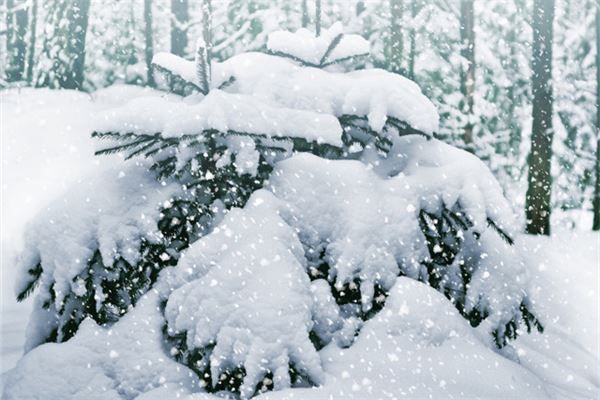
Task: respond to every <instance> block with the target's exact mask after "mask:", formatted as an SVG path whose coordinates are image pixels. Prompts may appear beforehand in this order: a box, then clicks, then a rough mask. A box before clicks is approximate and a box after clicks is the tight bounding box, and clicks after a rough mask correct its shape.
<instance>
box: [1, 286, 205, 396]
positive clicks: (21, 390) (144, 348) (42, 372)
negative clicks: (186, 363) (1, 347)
mask: <svg viewBox="0 0 600 400" xmlns="http://www.w3.org/2000/svg"><path fill="white" fill-rule="evenodd" d="M162 323H163V318H162V314H161V313H160V308H159V302H158V295H157V293H156V292H154V291H151V292H149V293H148V294H147V295H146V296H144V297H143V298H142V300H141V301H140V302H139V303H138V305H137V306H136V310H135V312H132V313H129V314H127V315H126V316H124V317H123V318H122V319H121V320H120V322H119V323H118V324H116V325H115V326H114V327H112V328H111V329H105V328H102V327H99V326H98V325H96V324H95V323H94V322H93V321H91V320H86V321H84V322H83V323H82V324H81V326H80V328H79V331H78V333H77V335H76V336H75V337H74V338H73V339H72V340H69V341H68V342H65V343H61V344H55V343H48V344H44V345H41V346H39V347H38V348H36V349H35V350H34V351H31V352H29V353H28V354H27V355H26V356H25V357H24V358H23V359H22V360H21V361H20V362H19V363H18V365H17V368H15V369H14V370H12V371H11V372H10V373H9V375H8V379H7V384H6V386H5V392H4V395H3V399H5V400H37V399H40V398H45V399H65V400H66V399H78V400H88V399H102V400H105V399H106V400H108V399H110V400H113V399H114V400H117V399H118V400H121V399H133V398H135V397H136V396H138V395H140V394H142V393H145V392H147V391H150V390H152V389H154V388H157V387H167V388H169V390H170V393H171V396H176V395H177V394H178V393H179V394H181V393H189V392H191V391H192V389H193V388H197V387H198V380H197V378H196V376H195V375H194V374H191V372H190V371H189V370H188V369H187V368H185V367H183V366H182V365H180V364H178V363H177V362H175V361H173V360H172V359H171V358H170V357H169V356H168V355H167V354H166V353H165V351H164V348H163V345H162V339H161V338H162ZM40 396H41V397H40Z"/></svg>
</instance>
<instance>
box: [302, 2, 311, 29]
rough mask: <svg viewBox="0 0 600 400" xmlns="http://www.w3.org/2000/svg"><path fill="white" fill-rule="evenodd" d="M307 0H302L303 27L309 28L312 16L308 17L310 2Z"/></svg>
mask: <svg viewBox="0 0 600 400" xmlns="http://www.w3.org/2000/svg"><path fill="white" fill-rule="evenodd" d="M306 2H307V0H302V27H303V28H307V27H308V24H309V22H310V18H309V17H308V4H307V3H306Z"/></svg>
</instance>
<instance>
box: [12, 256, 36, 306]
mask: <svg viewBox="0 0 600 400" xmlns="http://www.w3.org/2000/svg"><path fill="white" fill-rule="evenodd" d="M27 273H28V274H29V275H30V276H31V278H32V279H31V280H30V281H29V282H28V283H27V286H25V288H24V289H23V290H22V291H21V292H19V293H18V294H17V301H18V302H21V301H23V300H25V299H26V298H27V297H29V296H30V295H31V293H33V291H34V289H35V287H36V285H37V283H38V281H39V279H40V276H41V275H42V264H41V263H38V264H37V265H36V266H35V267H34V268H31V269H29V270H28V271H27Z"/></svg>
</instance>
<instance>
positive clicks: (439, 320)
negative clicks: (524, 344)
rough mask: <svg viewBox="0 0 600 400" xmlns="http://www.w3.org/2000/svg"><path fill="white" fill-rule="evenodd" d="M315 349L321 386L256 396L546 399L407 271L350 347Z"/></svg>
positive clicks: (279, 399) (264, 399)
mask: <svg viewBox="0 0 600 400" xmlns="http://www.w3.org/2000/svg"><path fill="white" fill-rule="evenodd" d="M320 354H321V358H322V359H323V360H324V368H325V371H326V373H327V380H326V382H325V384H324V385H323V386H321V387H319V388H310V389H302V388H298V389H292V390H285V391H280V392H270V393H265V394H263V395H261V396H258V397H257V399H260V400H284V399H285V400H292V399H304V400H313V399H314V400H321V399H330V398H331V399H339V398H343V399H350V400H362V399H387V398H403V397H406V398H410V399H421V398H429V399H464V398H485V399H489V398H497V399H505V398H517V397H518V398H529V399H543V398H547V397H548V394H547V393H546V392H545V391H544V389H543V388H542V387H541V381H540V380H538V379H537V378H536V377H535V376H534V375H532V374H531V373H529V372H528V371H526V370H525V369H523V368H522V367H520V366H518V364H516V363H513V362H512V361H509V360H507V359H505V358H503V357H502V356H500V355H498V354H496V353H495V352H493V351H492V350H490V349H489V348H488V347H487V346H485V345H483V344H482V343H481V342H480V341H479V340H478V339H477V338H476V336H474V335H473V331H472V329H470V328H469V326H468V324H467V323H466V322H465V321H464V320H463V319H462V317H461V316H460V315H459V314H458V313H457V311H456V309H454V307H453V306H452V305H451V304H450V303H449V302H448V300H446V299H445V298H444V296H443V295H441V294H440V293H438V292H437V291H435V290H434V289H432V288H431V287H429V286H427V285H425V284H423V283H420V282H417V281H414V280H412V279H408V278H405V277H401V278H398V279H397V281H396V283H395V284H394V287H393V288H392V290H391V292H390V295H389V297H388V300H387V302H386V305H385V307H384V308H383V310H382V311H381V312H380V313H379V314H377V315H376V316H375V317H374V318H373V319H371V320H369V321H367V322H366V323H365V326H364V327H363V328H362V330H361V333H360V335H359V336H358V338H357V339H356V341H355V343H354V344H353V345H352V347H351V348H349V349H340V348H338V347H337V346H334V345H330V346H328V347H326V348H325V349H323V350H322V351H321V353H320ZM186 400H187V399H186Z"/></svg>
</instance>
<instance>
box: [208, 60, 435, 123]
mask: <svg viewBox="0 0 600 400" xmlns="http://www.w3.org/2000/svg"><path fill="white" fill-rule="evenodd" d="M213 70H214V71H213V80H215V84H216V83H217V82H220V81H226V80H227V79H229V78H230V77H231V76H233V77H235V78H236V81H235V83H234V84H233V85H231V86H230V88H231V90H236V91H239V92H241V93H248V94H250V93H251V94H253V95H254V96H256V97H258V98H259V99H262V100H264V101H267V102H273V103H277V104H281V105H282V106H285V107H290V108H295V109H306V110H318V111H319V112H323V113H327V114H332V115H335V116H337V117H340V116H342V115H346V114H349V115H358V116H364V117H367V118H368V120H369V125H370V126H371V128H372V129H373V130H375V131H377V132H380V131H381V130H382V128H383V126H384V124H385V122H386V120H387V117H388V116H390V117H395V118H397V119H399V120H401V121H404V122H406V123H408V124H409V125H410V126H412V127H413V128H415V129H418V130H421V131H423V132H425V133H428V134H431V133H433V132H435V131H436V130H437V127H438V114H437V111H436V109H435V106H434V105H433V104H432V103H431V102H430V101H429V99H427V98H426V97H425V96H424V95H423V94H422V93H421V90H420V88H419V86H418V85H417V84H416V83H414V82H413V81H410V80H408V79H406V78H404V77H402V76H400V75H398V74H393V73H390V72H387V71H384V70H381V69H368V70H358V71H352V72H329V71H326V70H323V69H319V68H312V67H301V66H299V65H297V64H295V63H294V62H293V61H290V60H289V59H286V58H283V57H276V56H272V55H268V54H261V53H244V54H240V55H237V56H234V57H232V58H230V59H228V60H226V61H224V62H223V63H221V64H219V65H216V66H215V67H214V68H213Z"/></svg>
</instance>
